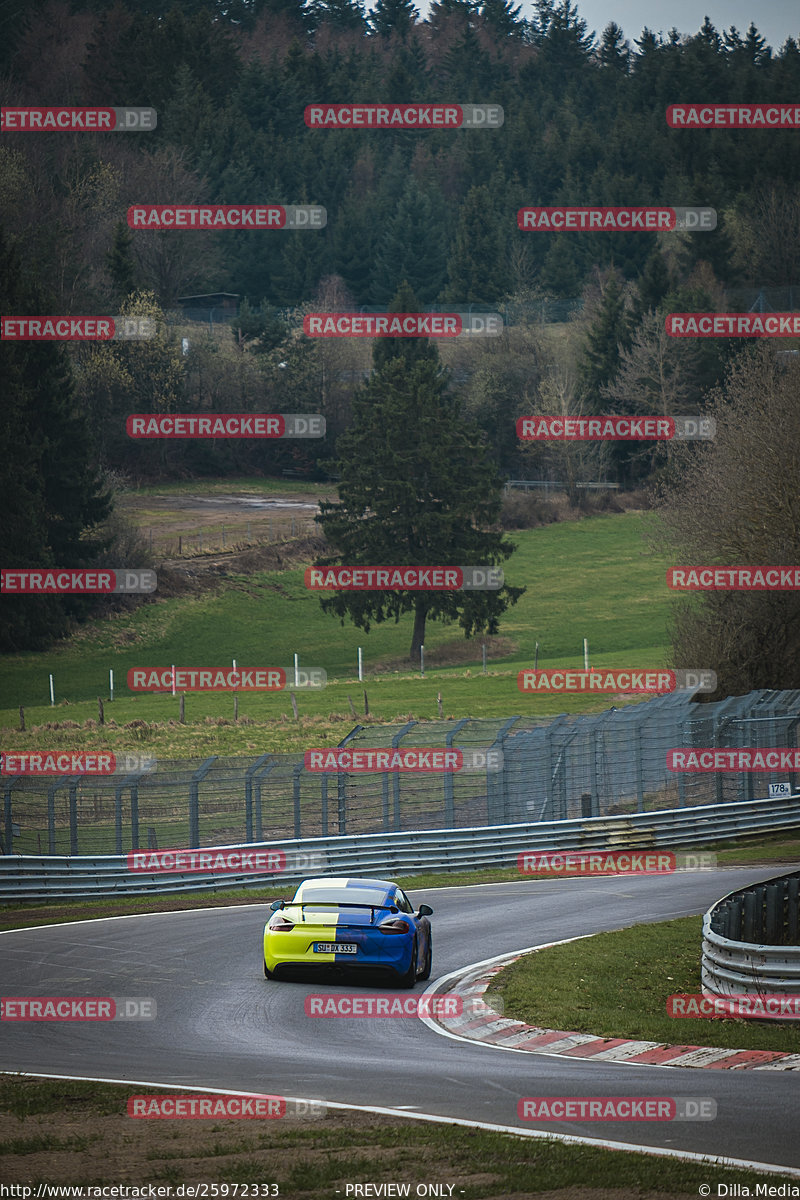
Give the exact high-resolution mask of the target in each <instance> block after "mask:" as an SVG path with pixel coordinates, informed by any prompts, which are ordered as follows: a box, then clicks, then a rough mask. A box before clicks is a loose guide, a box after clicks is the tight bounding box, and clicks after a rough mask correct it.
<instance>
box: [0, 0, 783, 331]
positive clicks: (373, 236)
mask: <svg viewBox="0 0 800 1200" xmlns="http://www.w3.org/2000/svg"><path fill="white" fill-rule="evenodd" d="M519 11H520V10H519V9H518V8H514V7H513V6H512V4H511V3H510V0H485V2H484V3H482V4H481V3H475V2H474V0H443V2H442V3H437V2H435V3H433V5H432V7H431V11H430V14H429V16H428V18H427V20H425V21H421V20H419V19H418V13H417V10H416V9H415V8H414V5H413V3H412V0H378V3H377V5H376V7H375V8H374V9H373V10H372V12H371V13H370V14H369V16H365V13H364V10H363V8H362V7H361V5H360V4H359V3H358V2H357V0H311V3H308V4H304V5H303V4H298V3H297V2H296V0H271V2H267V3H259V2H256V3H252V4H244V3H242V4H238V5H237V4H228V3H224V4H222V3H221V4H219V5H214V4H213V3H208V4H203V3H193V4H189V3H181V4H180V5H174V6H172V7H169V8H168V7H167V6H159V5H157V4H138V3H133V2H131V3H128V4H124V3H118V4H117V5H115V6H114V7H112V8H108V7H107V6H105V5H93V4H91V3H75V4H69V3H67V2H66V0H49V2H48V3H46V4H41V5H36V4H32V5H29V6H27V7H26V9H25V10H24V16H23V17H21V18H19V19H18V20H17V21H16V22H15V24H14V25H13V27H12V28H9V29H8V30H7V31H6V33H5V35H4V41H3V45H2V54H3V57H4V59H5V63H4V64H3V66H4V79H3V87H2V99H3V103H4V104H8V103H15V104H43V105H46V104H75V105H82V104H83V105H92V104H103V105H149V106H152V107H154V108H156V109H157V112H158V127H157V129H156V130H155V131H153V132H150V133H146V134H127V135H123V134H118V135H117V136H116V137H111V136H109V135H105V136H103V135H97V136H95V135H86V134H84V135H81V136H79V137H74V136H63V135H60V134H59V135H55V136H39V137H32V136H30V135H27V134H25V133H12V132H8V133H7V134H6V135H5V137H4V141H3V149H2V159H0V162H2V194H3V202H4V203H3V209H4V211H5V213H6V221H7V222H8V225H9V227H10V230H11V232H12V233H13V235H14V237H15V239H17V240H18V242H19V245H20V248H21V250H22V251H23V254H24V258H25V261H26V264H27V265H28V267H29V268H30V269H31V270H32V271H34V272H35V273H36V274H37V276H38V277H39V278H41V279H43V280H46V281H47V282H48V285H49V287H50V289H51V291H52V294H53V297H54V299H55V301H56V302H57V303H58V305H59V311H60V310H61V309H62V308H63V309H65V310H69V311H73V312H83V311H87V312H96V311H97V312H99V311H104V310H105V309H107V307H108V305H109V304H113V303H114V302H115V301H116V300H118V299H119V298H120V297H121V295H122V294H123V293H127V292H128V291H130V290H131V287H132V286H136V287H141V288H144V289H147V290H152V291H153V292H155V294H156V297H157V299H158V301H159V303H160V304H161V305H162V306H165V307H170V306H171V305H172V304H174V302H175V300H176V298H177V297H178V296H182V295H187V294H190V293H205V292H212V291H213V292H233V293H237V294H239V295H241V296H242V297H247V298H248V299H249V300H250V301H251V302H252V303H256V304H257V303H260V302H261V301H262V300H265V299H266V300H267V301H268V302H269V303H270V304H272V305H276V306H280V307H283V306H292V305H298V304H301V303H303V302H304V301H307V300H309V299H310V298H311V297H312V296H313V295H314V293H315V291H316V290H317V288H318V287H319V285H320V282H321V281H322V280H323V279H325V278H326V277H329V276H334V275H335V276H338V277H340V278H341V280H342V281H343V283H344V285H345V287H346V288H347V290H348V291H349V293H350V295H351V296H352V299H353V301H354V302H355V304H356V305H357V306H362V305H371V306H382V305H385V304H386V303H387V302H388V301H389V300H390V299H391V297H392V296H393V295H394V292H395V290H396V288H397V286H398V284H399V282H400V281H401V280H402V279H407V280H408V282H409V284H410V285H411V286H412V288H413V289H414V291H415V293H416V294H417V295H418V296H419V297H420V299H421V301H422V302H423V303H424V304H426V305H434V304H439V305H440V306H441V305H443V304H445V305H446V304H464V305H467V304H469V303H471V302H483V303H486V304H489V305H494V304H496V303H498V302H499V301H501V300H502V299H503V298H507V297H508V296H513V295H519V294H523V295H524V294H525V293H527V292H530V291H531V290H532V289H538V290H542V291H544V292H546V293H548V294H550V295H552V296H555V297H574V296H577V295H578V294H579V293H580V291H581V288H582V287H583V285H584V284H585V282H586V280H587V278H588V277H589V275H590V273H591V272H592V270H593V269H594V268H595V267H596V266H600V267H608V266H611V265H612V264H613V266H614V267H615V268H616V270H617V271H618V272H619V273H620V274H621V276H622V277H623V278H624V279H626V280H636V279H637V278H639V277H640V276H641V275H642V273H643V272H644V270H645V267H646V264H647V262H648V259H649V258H650V256H651V255H652V254H653V252H654V251H655V250H656V249H657V247H658V246H659V242H658V237H657V235H656V234H649V233H645V234H643V233H630V234H622V233H614V234H612V233H605V234H604V235H603V236H602V237H601V236H599V235H597V234H595V233H580V232H576V233H570V234H547V235H544V234H538V235H537V234H532V233H530V232H521V231H519V230H518V229H517V227H516V212H517V210H518V208H519V207H520V206H522V205H526V204H528V205H539V204H562V203H571V204H657V203H663V204H671V205H693V204H708V205H711V206H713V207H714V208H716V209H717V211H718V213H719V215H720V221H719V226H718V228H717V230H716V231H715V232H713V233H704V234H698V235H695V236H694V237H684V238H682V239H673V243H667V244H665V245H663V246H662V247H661V249H662V252H663V254H664V255H665V256H669V253H670V252H669V250H668V248H667V247H668V245H670V244H675V245H676V247H677V251H678V252H675V251H673V253H674V257H675V259H676V264H675V265H677V266H679V267H680V270H681V271H682V272H683V273H684V274H689V273H690V272H691V269H692V267H694V266H696V265H697V264H698V263H699V262H700V261H703V262H706V263H708V264H709V265H710V267H711V269H712V270H713V272H714V274H715V276H716V278H717V279H718V280H719V281H720V282H721V283H722V284H724V285H726V286H731V285H734V284H736V283H740V284H746V285H755V286H757V287H762V286H778V287H779V286H782V285H789V284H792V283H795V282H796V281H797V254H798V248H797V245H796V244H795V245H794V246H790V247H789V248H788V252H787V240H788V239H787V238H786V237H785V234H786V233H787V232H788V231H789V226H791V228H793V229H795V231H796V221H797V216H796V212H795V211H794V210H793V206H792V205H791V204H790V203H788V198H789V196H790V195H791V193H792V192H793V190H794V188H795V187H796V185H797V182H798V179H800V159H798V156H797V154H796V153H795V152H794V151H795V149H796V133H795V132H794V131H792V130H791V129H788V130H766V131H756V130H754V131H746V132H744V133H743V132H742V131H736V130H727V131H726V130H719V131H715V130H701V131H686V132H683V131H679V130H673V129H670V128H669V127H668V126H667V123H666V120H665V109H666V107H667V105H669V104H671V103H674V102H676V101H679V100H687V99H691V100H692V101H693V102H694V101H703V100H712V101H717V102H719V101H725V100H746V101H767V100H787V99H791V98H792V97H793V96H796V95H797V94H798V93H799V92H800V49H799V48H798V45H797V42H796V41H794V40H793V39H791V38H789V39H787V41H786V43H785V44H784V46H782V47H781V48H779V49H777V50H773V49H771V48H770V47H768V46H767V45H766V44H765V41H764V38H763V37H761V36H760V35H759V33H758V31H757V30H756V29H755V27H753V26H751V27H750V29H749V30H748V32H747V33H746V34H742V33H739V32H738V31H737V30H735V29H734V28H731V29H729V30H727V31H724V32H723V31H719V30H717V29H715V28H714V26H713V25H711V24H710V22H709V21H708V20H706V21H705V22H704V24H703V26H702V28H701V29H700V30H699V32H697V33H696V34H694V35H693V36H682V35H680V34H679V33H678V32H677V30H675V31H672V33H670V34H669V36H667V37H666V38H664V37H661V36H657V35H655V34H653V33H652V32H651V31H649V30H647V29H645V30H643V31H641V32H640V33H638V36H635V37H634V38H633V42H632V44H631V42H629V41H628V40H627V39H626V37H625V36H624V34H623V31H622V30H620V29H619V28H618V27H617V26H616V25H614V24H613V23H612V24H610V25H609V26H608V27H607V28H606V29H605V30H604V31H603V32H602V34H600V35H599V36H596V37H593V36H592V35H591V33H590V32H589V31H587V28H586V24H585V22H584V21H583V20H582V19H581V18H580V16H579V15H578V11H577V7H576V6H575V5H573V4H571V3H570V2H569V0H562V2H561V3H559V4H556V3H554V2H553V0H537V2H536V4H535V5H534V11H535V15H534V16H533V18H532V19H531V20H528V21H526V20H522V19H520V16H519ZM43 56H45V57H46V58H47V60H48V61H49V62H50V63H51V64H52V69H51V70H48V71H47V72H46V73H45V74H44V75H43V74H42V73H41V62H42V57H43ZM412 100H413V101H422V100H428V101H445V100H450V101H454V102H460V101H473V102H493V103H497V104H500V105H502V107H503V109H504V113H505V123H504V125H503V127H502V128H501V129H499V130H485V131H481V130H459V131H440V132H429V133H419V132H416V131H410V130H407V131H389V130H374V131H370V130H324V129H319V130H318V129H309V128H307V127H306V125H305V123H304V120H303V110H304V108H305V106H306V105H307V104H310V103H313V102H315V101H316V102H319V101H325V102H330V103H343V102H354V101H364V102H366V101H412ZM200 200H202V201H207V202H219V203H245V202H248V203H252V202H266V201H274V202H278V203H317V204H322V205H324V207H325V208H326V210H327V214H328V223H327V227H326V228H325V229H324V230H322V231H318V232H310V233H300V232H297V233H282V234H276V233H258V232H253V233H241V234H238V233H237V234H233V235H231V234H230V233H217V234H214V233H203V232H198V233H196V232H175V233H168V234H157V233H153V232H150V231H137V232H136V233H134V234H132V235H129V232H128V230H127V226H126V223H125V214H126V211H127V208H128V206H129V205H130V204H133V203H137V202H138V203H144V202H147V203H182V202H185V203H189V202H197V201H200ZM776 221H777V222H781V221H782V222H783V223H784V224H783V228H780V227H776V226H775V222H776ZM792 222H794V224H792ZM787 223H788V224H787ZM767 224H769V225H770V234H769V236H765V234H766V228H765V227H766V225H767ZM661 298H662V296H659V295H657V294H656V295H654V294H652V288H651V294H650V295H648V296H647V297H646V299H647V300H648V302H652V301H653V300H660V299H661Z"/></svg>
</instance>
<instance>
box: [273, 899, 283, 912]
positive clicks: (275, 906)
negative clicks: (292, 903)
mask: <svg viewBox="0 0 800 1200" xmlns="http://www.w3.org/2000/svg"><path fill="white" fill-rule="evenodd" d="M283 905H284V901H283V900H273V901H272V904H270V906H269V907H270V911H271V912H277V911H278V909H279V908H283Z"/></svg>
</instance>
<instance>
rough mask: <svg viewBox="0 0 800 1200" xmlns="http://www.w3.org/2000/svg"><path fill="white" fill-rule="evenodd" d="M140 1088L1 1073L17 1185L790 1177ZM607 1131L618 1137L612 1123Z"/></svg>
mask: <svg viewBox="0 0 800 1200" xmlns="http://www.w3.org/2000/svg"><path fill="white" fill-rule="evenodd" d="M165 1090H166V1089H165ZM134 1091H135V1092H136V1094H146V1093H147V1089H143V1088H135V1089H134V1088H131V1087H122V1086H117V1085H109V1084H93V1083H73V1082H70V1081H61V1080H58V1081H56V1080H37V1079H19V1078H15V1077H13V1076H8V1075H6V1076H0V1154H1V1155H2V1163H3V1178H4V1180H5V1181H6V1183H25V1184H28V1185H30V1184H33V1185H34V1186H35V1185H37V1184H39V1183H40V1182H47V1183H53V1182H56V1183H74V1184H81V1185H83V1186H84V1187H85V1186H97V1185H102V1184H108V1183H122V1184H125V1183H128V1184H133V1185H147V1184H171V1185H173V1186H175V1185H177V1184H183V1183H198V1182H206V1183H208V1182H215V1183H229V1184H230V1183H276V1184H278V1188H279V1190H278V1192H277V1193H273V1194H279V1195H280V1197H281V1198H282V1200H294V1198H296V1200H330V1197H332V1196H335V1195H336V1194H337V1193H338V1194H339V1195H342V1196H343V1195H344V1194H345V1189H346V1186H347V1185H348V1184H358V1183H375V1182H377V1181H383V1182H391V1183H395V1184H397V1183H404V1182H406V1183H408V1184H410V1185H411V1186H410V1194H412V1195H413V1194H414V1192H415V1188H416V1185H418V1184H420V1183H427V1184H430V1183H432V1182H436V1183H438V1184H444V1185H448V1184H449V1185H451V1186H452V1195H454V1196H457V1197H459V1198H460V1200H495V1198H496V1200H501V1198H502V1200H511V1198H512V1197H519V1198H522V1197H525V1196H532V1195H537V1194H539V1193H542V1192H550V1191H556V1192H558V1191H559V1190H560V1189H572V1188H581V1189H591V1188H596V1189H601V1188H602V1189H614V1190H613V1191H611V1192H608V1191H604V1192H603V1196H604V1197H608V1196H609V1195H612V1196H620V1195H625V1196H631V1195H636V1196H640V1197H644V1196H647V1195H648V1194H654V1195H659V1196H662V1195H670V1196H676V1197H681V1198H683V1197H686V1198H688V1197H689V1196H692V1197H696V1195H697V1189H698V1185H699V1184H701V1183H708V1184H710V1185H712V1186H714V1194H717V1192H716V1187H717V1186H718V1185H720V1184H734V1183H738V1184H739V1185H741V1186H742V1192H743V1193H744V1194H745V1195H746V1194H747V1192H746V1191H744V1189H745V1188H747V1187H749V1188H750V1189H751V1192H752V1194H755V1187H756V1185H757V1184H762V1185H764V1184H770V1183H772V1184H775V1185H778V1184H780V1183H781V1182H784V1181H785V1178H784V1177H782V1176H780V1175H778V1174H766V1173H763V1174H759V1173H757V1172H755V1171H734V1170H731V1169H725V1168H720V1167H716V1166H713V1165H707V1166H706V1165H701V1164H697V1163H692V1162H681V1161H679V1160H675V1159H669V1158H657V1157H651V1156H648V1155H645V1154H638V1153H627V1152H622V1151H609V1150H602V1149H594V1148H592V1147H588V1146H575V1145H562V1144H560V1143H558V1142H555V1141H549V1140H548V1141H541V1140H533V1139H530V1140H528V1139H524V1138H519V1137H515V1136H514V1135H511V1134H497V1133H491V1132H488V1131H484V1130H480V1129H468V1128H462V1127H453V1126H442V1125H437V1124H434V1123H430V1124H429V1123H423V1122H417V1121H411V1120H409V1119H403V1118H402V1117H398V1118H386V1117H383V1116H377V1115H373V1114H369V1113H357V1112H337V1110H335V1109H331V1110H328V1112H327V1115H326V1116H324V1117H323V1118H321V1119H317V1120H313V1121H311V1120H302V1119H297V1118H292V1119H286V1120H283V1121H252V1120H244V1121H233V1120H220V1121H213V1120H204V1121H191V1120H183V1121H181V1120H175V1121H170V1120H153V1121H146V1120H132V1119H130V1118H129V1117H128V1116H127V1114H126V1101H127V1099H128V1096H129V1095H131V1094H133V1092H134ZM504 1105H505V1107H504ZM514 1108H515V1101H513V1100H510V1099H509V1100H507V1101H506V1100H503V1101H499V1102H498V1107H497V1110H496V1112H495V1113H494V1114H493V1116H494V1119H495V1120H497V1122H498V1123H504V1122H505V1121H508V1120H511V1119H512V1118H513V1112H514ZM601 1134H602V1136H610V1133H609V1129H608V1127H606V1126H604V1127H603V1130H602V1131H601ZM730 1192H731V1194H734V1189H733V1188H731V1189H730ZM259 1194H260V1195H263V1194H264V1193H263V1192H260V1191H259ZM350 1194H351V1195H352V1194H353V1193H352V1191H351V1193H350ZM575 1194H576V1193H574V1192H572V1191H570V1192H569V1193H568V1195H569V1196H574V1195H575ZM579 1194H580V1195H581V1196H582V1197H590V1196H591V1195H592V1192H591V1191H589V1190H581V1192H580V1193H579ZM735 1194H741V1193H739V1192H736V1193H735ZM565 1200H566V1194H565Z"/></svg>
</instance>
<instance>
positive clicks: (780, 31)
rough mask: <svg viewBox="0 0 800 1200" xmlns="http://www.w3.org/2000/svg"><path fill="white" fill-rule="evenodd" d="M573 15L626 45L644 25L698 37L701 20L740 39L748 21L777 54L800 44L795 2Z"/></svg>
mask: <svg viewBox="0 0 800 1200" xmlns="http://www.w3.org/2000/svg"><path fill="white" fill-rule="evenodd" d="M517 2H518V3H519V0H517ZM532 12H533V7H532V5H530V4H529V3H523V6H522V13H521V14H520V15H521V16H530V15H531V13H532ZM578 12H579V14H580V16H581V17H583V19H584V21H586V24H587V25H588V27H589V29H590V30H592V29H594V30H595V32H596V33H597V34H598V35H599V34H600V33H601V32H602V30H603V29H605V27H606V25H607V24H608V22H609V21H616V23H617V24H618V25H620V26H621V27H622V29H623V30H624V32H625V36H626V38H627V39H628V41H629V42H631V43H633V39H634V38H635V37H638V36H639V34H640V33H641V32H642V29H643V28H644V26H645V25H646V26H647V27H648V28H649V29H652V30H654V31H655V32H656V33H658V32H659V30H660V31H662V32H663V33H667V31H668V30H670V29H672V27H673V26H675V27H676V28H677V29H679V30H680V32H681V33H690V34H692V33H697V31H698V29H699V28H700V26H701V25H702V23H703V18H704V17H705V16H706V14H707V15H708V17H709V18H710V20H711V22H712V24H713V25H715V26H716V27H717V29H719V30H725V29H730V27H731V25H735V26H736V28H737V29H738V30H739V32H740V33H742V34H744V33H745V32H746V31H747V28H748V26H749V25H750V22H751V21H752V22H753V23H754V25H755V26H756V28H757V29H758V32H759V33H760V34H761V35H762V37H765V38H766V39H767V41H768V42H769V44H770V45H771V46H772V48H773V50H776V51H777V50H779V49H780V47H781V46H782V45H783V43H784V42H785V41H786V39H787V37H793V38H795V40H798V39H800V7H799V6H798V2H797V0H701V3H697V0H578ZM788 99H789V97H788V96H787V100H788Z"/></svg>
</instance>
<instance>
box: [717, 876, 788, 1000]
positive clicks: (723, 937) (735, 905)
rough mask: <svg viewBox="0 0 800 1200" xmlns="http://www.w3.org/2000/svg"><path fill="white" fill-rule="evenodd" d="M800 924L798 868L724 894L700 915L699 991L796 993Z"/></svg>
mask: <svg viewBox="0 0 800 1200" xmlns="http://www.w3.org/2000/svg"><path fill="white" fill-rule="evenodd" d="M799 923H800V871H794V872H792V873H791V874H789V875H780V876H777V877H775V878H773V879H769V880H765V881H764V882H762V883H757V884H754V885H753V886H752V887H748V888H743V889H741V890H739V891H736V892H730V893H729V894H728V895H727V896H723V898H722V899H721V900H718V901H717V902H716V904H713V905H712V906H711V908H710V909H709V910H708V912H707V913H706V914H705V916H704V917H703V950H702V959H701V979H702V985H703V991H704V992H708V993H710V994H713V995H715V996H731V995H736V994H742V993H758V994H759V995H761V994H765V993H767V992H782V993H787V992H788V993H792V994H800V930H798V924H799Z"/></svg>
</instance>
